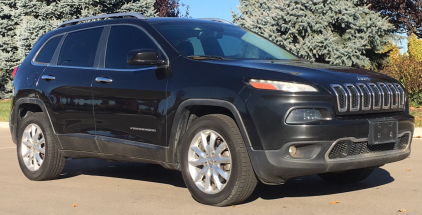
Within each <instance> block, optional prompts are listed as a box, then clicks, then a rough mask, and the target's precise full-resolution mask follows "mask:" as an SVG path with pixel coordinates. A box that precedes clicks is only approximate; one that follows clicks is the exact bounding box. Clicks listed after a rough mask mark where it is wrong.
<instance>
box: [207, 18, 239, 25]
mask: <svg viewBox="0 0 422 215" xmlns="http://www.w3.org/2000/svg"><path fill="white" fill-rule="evenodd" d="M200 20H208V21H214V22H221V23H226V24H233V23H231V22H229V21H227V20H224V19H220V18H200Z"/></svg>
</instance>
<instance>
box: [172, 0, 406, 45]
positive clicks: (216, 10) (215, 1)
mask: <svg viewBox="0 0 422 215" xmlns="http://www.w3.org/2000/svg"><path fill="white" fill-rule="evenodd" d="M180 3H182V4H186V5H189V13H190V16H191V17H192V18H220V19H225V20H228V21H232V15H231V10H233V11H235V12H238V10H237V8H236V7H237V6H238V5H239V0H180ZM182 11H183V9H182ZM403 36H404V35H403ZM400 42H401V43H400ZM400 42H397V43H398V44H397V45H398V46H399V47H402V49H400V51H401V52H402V53H403V52H407V39H403V40H401V41H400Z"/></svg>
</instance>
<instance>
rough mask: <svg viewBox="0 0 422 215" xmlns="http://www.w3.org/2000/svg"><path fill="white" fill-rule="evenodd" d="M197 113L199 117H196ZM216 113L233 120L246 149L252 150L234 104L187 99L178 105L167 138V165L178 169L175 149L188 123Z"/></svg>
mask: <svg viewBox="0 0 422 215" xmlns="http://www.w3.org/2000/svg"><path fill="white" fill-rule="evenodd" d="M198 113H199V116H198V115H196V114H198ZM216 113H218V114H225V115H228V116H230V117H231V118H233V120H234V121H235V122H236V124H237V126H238V128H239V130H240V133H241V135H242V138H243V140H244V142H245V145H246V147H247V148H248V149H252V145H251V142H250V139H249V136H248V133H247V130H246V127H245V125H244V123H243V120H242V118H241V116H240V113H239V111H238V110H237V108H236V106H235V105H234V104H232V103H230V102H228V101H224V100H218V99H189V100H186V101H184V102H182V103H181V104H180V105H179V107H178V108H177V111H176V114H175V116H174V120H173V124H172V127H171V133H170V138H169V151H168V152H169V153H168V154H167V162H168V163H174V164H176V165H175V166H176V169H179V165H178V163H179V161H178V150H177V149H178V147H179V143H180V139H181V138H182V136H183V134H184V132H185V131H186V130H187V127H188V125H189V123H191V122H192V121H193V120H195V119H196V118H198V117H200V116H203V115H208V114H216Z"/></svg>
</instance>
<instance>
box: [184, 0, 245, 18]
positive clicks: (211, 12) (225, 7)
mask: <svg viewBox="0 0 422 215" xmlns="http://www.w3.org/2000/svg"><path fill="white" fill-rule="evenodd" d="M180 3H183V4H187V5H189V13H190V16H192V18H220V19H225V20H228V21H231V20H232V16H231V12H230V11H231V10H234V11H236V12H237V11H238V10H237V8H236V7H237V5H239V1H238V0H180Z"/></svg>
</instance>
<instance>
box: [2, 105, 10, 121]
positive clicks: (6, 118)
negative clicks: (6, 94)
mask: <svg viewBox="0 0 422 215" xmlns="http://www.w3.org/2000/svg"><path fill="white" fill-rule="evenodd" d="M10 105H11V101H10V99H6V100H0V122H8V121H9V113H10Z"/></svg>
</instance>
